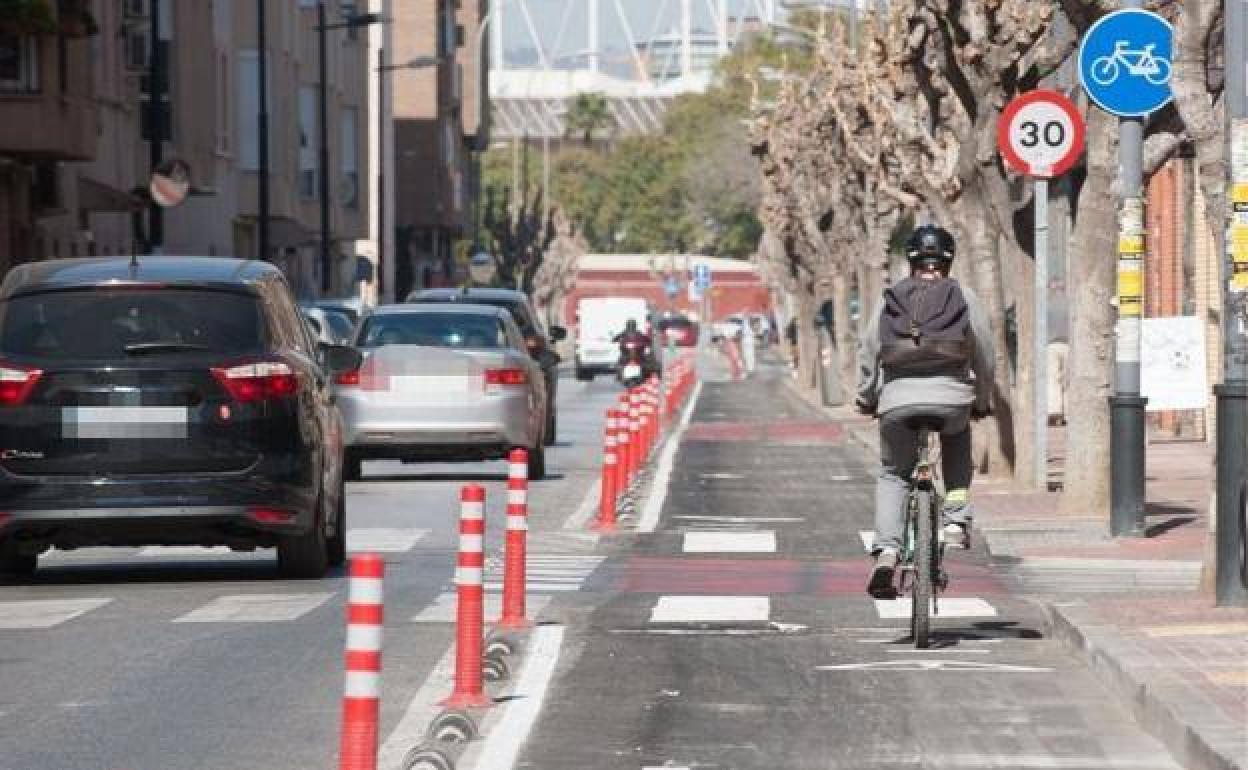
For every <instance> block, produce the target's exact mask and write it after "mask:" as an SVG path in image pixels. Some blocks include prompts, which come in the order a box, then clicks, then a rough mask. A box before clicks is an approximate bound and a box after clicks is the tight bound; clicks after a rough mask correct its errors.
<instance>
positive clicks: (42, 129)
mask: <svg viewBox="0 0 1248 770" xmlns="http://www.w3.org/2000/svg"><path fill="white" fill-rule="evenodd" d="M92 91H93V86H92V73H91V62H90V46H89V44H88V43H87V42H86V41H84V40H81V39H68V38H65V37H60V36H53V35H38V36H34V35H17V34H13V33H8V32H4V31H2V30H0V155H7V156H16V157H19V158H28V159H32V160H64V161H89V160H93V159H94V158H95V155H96V137H97V121H98V115H97V111H96V106H95V103H94V99H93V97H92Z"/></svg>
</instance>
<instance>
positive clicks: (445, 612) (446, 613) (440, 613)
mask: <svg viewBox="0 0 1248 770" xmlns="http://www.w3.org/2000/svg"><path fill="white" fill-rule="evenodd" d="M550 598H551V597H549V596H526V597H525V601H524V604H525V613H526V614H527V615H528V616H529V617H530V618H535V617H537V616H538V615H539V614H541V612H542V610H543V609H545V608H546V605H547V604H549V603H550ZM457 606H458V605H457V604H456V595H455V594H454V593H453V592H447V593H442V594H438V595H437V596H436V597H435V598H434V600H433V602H432V603H431V604H429V606H427V607H425V608H424V609H422V610H421V611H420V612H419V613H418V614H417V615H416V616H415V617H413V618H412V619H411V621H410V622H412V623H454V622H455V611H456V607H457ZM502 614H503V595H502V593H499V592H497V591H491V592H487V593H486V594H485V622H486V623H492V622H494V621H495V620H497V619H498V618H499V617H501V616H502Z"/></svg>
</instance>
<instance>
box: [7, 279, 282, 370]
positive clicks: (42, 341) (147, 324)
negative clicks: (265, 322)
mask: <svg viewBox="0 0 1248 770" xmlns="http://www.w3.org/2000/svg"><path fill="white" fill-rule="evenodd" d="M264 336H265V335H264V333H263V330H262V324H261V318H260V310H259V307H258V306H257V298H255V297H253V296H251V295H248V294H242V293H233V292H227V291H212V290H201V289H176V288H168V287H160V288H126V289H102V288H93V289H89V290H72V291H51V292H44V293H39V294H28V295H24V296H18V297H13V298H11V299H9V300H8V301H6V302H3V303H0V354H8V355H14V356H32V357H38V358H53V359H72V358H95V359H98V358H124V357H127V356H129V355H132V354H133V353H134V352H135V351H138V350H146V351H151V350H168V351H171V352H178V351H179V350H187V351H196V352H201V351H202V352H212V353H223V354H235V353H250V352H255V351H259V350H262V349H263V346H264Z"/></svg>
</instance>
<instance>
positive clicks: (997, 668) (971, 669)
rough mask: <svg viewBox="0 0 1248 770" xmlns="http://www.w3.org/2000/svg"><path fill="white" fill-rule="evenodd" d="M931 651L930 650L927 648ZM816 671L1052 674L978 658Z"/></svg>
mask: <svg viewBox="0 0 1248 770" xmlns="http://www.w3.org/2000/svg"><path fill="white" fill-rule="evenodd" d="M925 652H930V650H925ZM815 670H816V671H905V672H908V671H957V672H967V673H976V674H980V673H988V674H1051V673H1053V669H1051V668H1046V667H1042V666H1015V665H1011V664H1009V663H983V662H981V661H978V660H939V659H938V660H877V661H872V662H869V663H841V664H839V665H834V666H815Z"/></svg>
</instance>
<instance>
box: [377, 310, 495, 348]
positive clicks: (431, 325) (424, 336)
mask: <svg viewBox="0 0 1248 770" xmlns="http://www.w3.org/2000/svg"><path fill="white" fill-rule="evenodd" d="M385 345H424V346H426V347H433V348H472V349H495V348H502V347H506V345H507V336H506V333H505V332H504V330H503V325H502V324H501V323H500V322H499V320H498V319H497V318H495V317H493V316H488V315H480V314H469V313H396V314H394V315H378V316H373V317H371V318H369V319H368V320H367V321H365V322H364V326H363V327H362V328H361V329H360V338H359V346H360V347H364V348H378V347H383V346H385Z"/></svg>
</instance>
